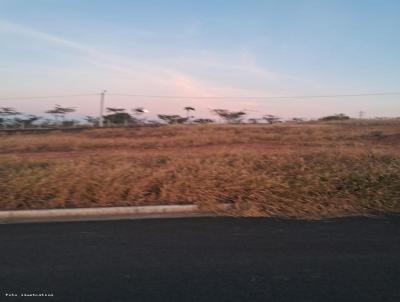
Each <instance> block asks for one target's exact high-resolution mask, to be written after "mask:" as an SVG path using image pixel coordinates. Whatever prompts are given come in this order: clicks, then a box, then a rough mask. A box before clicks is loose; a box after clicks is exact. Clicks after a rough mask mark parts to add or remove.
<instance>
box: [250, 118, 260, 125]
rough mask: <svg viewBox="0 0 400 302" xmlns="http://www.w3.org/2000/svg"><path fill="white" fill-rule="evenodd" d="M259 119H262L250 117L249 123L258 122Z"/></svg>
mask: <svg viewBox="0 0 400 302" xmlns="http://www.w3.org/2000/svg"><path fill="white" fill-rule="evenodd" d="M259 121H260V119H259V118H249V123H250V124H258V122H259Z"/></svg>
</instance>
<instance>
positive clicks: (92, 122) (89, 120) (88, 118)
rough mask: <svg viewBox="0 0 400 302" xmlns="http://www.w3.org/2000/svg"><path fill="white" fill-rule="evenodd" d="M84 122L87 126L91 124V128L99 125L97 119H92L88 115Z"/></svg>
mask: <svg viewBox="0 0 400 302" xmlns="http://www.w3.org/2000/svg"><path fill="white" fill-rule="evenodd" d="M85 121H86V122H87V123H89V124H91V125H92V126H98V125H99V118H98V117H93V116H90V115H87V116H86V117H85Z"/></svg>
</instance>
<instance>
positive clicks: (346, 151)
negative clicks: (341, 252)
mask: <svg viewBox="0 0 400 302" xmlns="http://www.w3.org/2000/svg"><path fill="white" fill-rule="evenodd" d="M186 203H196V204H199V205H201V206H203V207H207V208H209V209H213V208H215V205H216V204H218V203H232V204H233V205H234V207H233V210H232V211H231V212H230V213H231V214H233V215H245V216H259V215H263V216H278V217H297V218H307V219H314V218H315V219H317V218H323V217H338V216H346V215H367V214H379V213H398V212H400V121H399V120H388V121H349V122H342V123H325V124H323V123H302V124H289V123H284V124H279V125H179V126H162V127H157V128H144V127H143V128H136V129H135V128H134V129H97V130H95V129H93V130H85V131H82V132H80V133H62V132H60V133H49V134H14V135H1V134H0V208H1V209H27V208H32V209H33V208H35V209H39V208H70V207H94V206H121V205H151V204H186Z"/></svg>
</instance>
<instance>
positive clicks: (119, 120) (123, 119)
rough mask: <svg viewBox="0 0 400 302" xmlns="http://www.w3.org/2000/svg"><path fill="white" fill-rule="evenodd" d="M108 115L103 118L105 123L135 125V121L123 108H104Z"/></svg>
mask: <svg viewBox="0 0 400 302" xmlns="http://www.w3.org/2000/svg"><path fill="white" fill-rule="evenodd" d="M106 109H107V112H108V113H109V114H107V115H105V116H104V120H105V121H106V122H107V123H111V124H116V125H122V124H129V123H137V120H136V119H135V118H134V117H133V116H131V115H130V114H129V113H127V112H125V111H126V109H124V108H111V107H108V108H106Z"/></svg>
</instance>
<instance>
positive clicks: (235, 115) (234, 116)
mask: <svg viewBox="0 0 400 302" xmlns="http://www.w3.org/2000/svg"><path fill="white" fill-rule="evenodd" d="M212 112H213V113H214V114H217V115H218V116H219V117H221V118H222V119H224V120H225V121H226V122H227V123H232V124H237V123H240V122H241V121H242V119H243V117H244V116H245V115H246V112H244V111H229V110H226V109H213V110H212Z"/></svg>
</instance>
